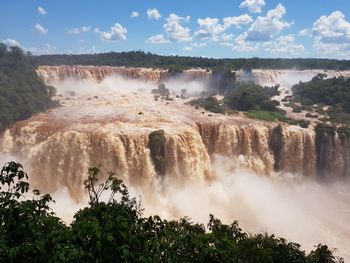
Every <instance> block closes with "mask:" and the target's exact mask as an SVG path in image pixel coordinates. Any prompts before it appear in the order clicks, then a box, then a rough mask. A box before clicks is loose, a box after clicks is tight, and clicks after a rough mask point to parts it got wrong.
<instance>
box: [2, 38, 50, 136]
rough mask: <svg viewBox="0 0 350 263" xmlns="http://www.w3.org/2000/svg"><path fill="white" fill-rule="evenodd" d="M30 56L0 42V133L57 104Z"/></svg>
mask: <svg viewBox="0 0 350 263" xmlns="http://www.w3.org/2000/svg"><path fill="white" fill-rule="evenodd" d="M35 68H36V65H35V63H34V60H33V57H32V56H31V55H30V54H24V53H23V51H22V50H21V49H20V48H18V47H11V48H8V47H7V46H6V45H4V44H2V43H0V132H1V131H2V130H4V129H5V128H6V127H7V126H8V125H9V124H11V123H13V122H15V121H18V120H23V119H26V118H29V117H31V116H32V115H33V114H36V113H38V112H41V111H44V110H47V109H48V108H50V107H53V106H55V105H56V103H55V102H53V101H52V100H51V97H52V96H53V95H54V93H55V90H54V88H52V87H48V86H46V85H45V84H44V82H43V81H42V80H41V79H39V77H38V76H37V74H36V72H35Z"/></svg>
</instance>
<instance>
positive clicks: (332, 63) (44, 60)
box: [36, 51, 350, 73]
mask: <svg viewBox="0 0 350 263" xmlns="http://www.w3.org/2000/svg"><path fill="white" fill-rule="evenodd" d="M36 60H37V62H38V64H40V65H100V66H101V65H109V66H128V67H157V68H158V67H160V68H166V69H169V70H170V71H171V72H175V73H176V72H180V71H182V70H184V69H188V68H193V67H202V68H208V69H215V68H230V69H247V70H249V69H254V68H262V69H290V68H297V69H301V70H302V69H334V70H345V69H350V61H349V60H335V59H281V58H276V59H274V58H248V59H245V58H236V59H229V58H225V59H215V58H203V57H181V56H160V55H155V54H152V53H145V52H143V51H132V52H121V53H116V52H109V53H101V54H82V55H42V56H37V57H36Z"/></svg>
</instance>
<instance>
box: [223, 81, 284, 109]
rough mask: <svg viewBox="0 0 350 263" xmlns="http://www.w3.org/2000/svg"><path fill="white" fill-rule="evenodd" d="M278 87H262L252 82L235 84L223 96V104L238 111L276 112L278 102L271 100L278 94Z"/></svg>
mask: <svg viewBox="0 0 350 263" xmlns="http://www.w3.org/2000/svg"><path fill="white" fill-rule="evenodd" d="M277 89H278V86H277V87H273V88H269V87H262V86H259V85H257V84H254V83H253V82H237V83H236V84H235V86H234V87H232V88H230V89H229V90H228V91H227V93H226V95H225V104H226V105H227V106H229V107H230V108H231V109H235V110H239V111H250V110H256V111H258V110H262V111H272V112H275V111H277V107H276V106H278V104H279V103H278V102H277V101H273V100H271V97H272V96H275V95H277V94H278V91H277Z"/></svg>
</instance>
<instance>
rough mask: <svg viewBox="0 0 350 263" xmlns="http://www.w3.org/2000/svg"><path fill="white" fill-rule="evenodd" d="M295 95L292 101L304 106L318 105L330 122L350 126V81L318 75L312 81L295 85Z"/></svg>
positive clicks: (320, 111)
mask: <svg viewBox="0 0 350 263" xmlns="http://www.w3.org/2000/svg"><path fill="white" fill-rule="evenodd" d="M293 93H294V95H293V98H291V100H293V101H296V102H300V103H301V105H302V106H304V107H311V106H312V105H315V104H317V105H318V106H316V109H317V108H318V109H317V110H318V111H319V113H321V114H325V115H327V116H328V117H329V120H330V121H332V122H336V123H344V124H350V79H347V78H343V77H339V78H327V75H326V74H318V75H317V76H315V77H314V78H313V79H312V80H311V81H308V82H300V83H299V84H296V85H294V86H293ZM324 107H326V108H324Z"/></svg>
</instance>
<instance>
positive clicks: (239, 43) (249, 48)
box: [232, 34, 259, 52]
mask: <svg viewBox="0 0 350 263" xmlns="http://www.w3.org/2000/svg"><path fill="white" fill-rule="evenodd" d="M234 42H235V43H234V44H233V45H232V50H233V51H237V52H253V51H257V50H259V46H258V45H254V46H253V45H252V44H251V43H248V42H247V41H246V40H245V35H244V34H241V35H239V36H237V37H236V38H235V41H234Z"/></svg>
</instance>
